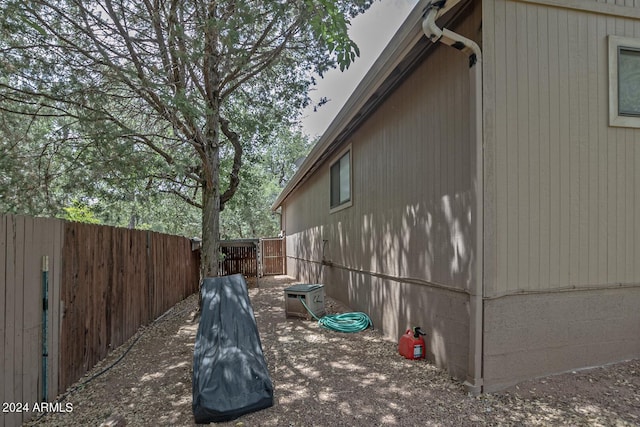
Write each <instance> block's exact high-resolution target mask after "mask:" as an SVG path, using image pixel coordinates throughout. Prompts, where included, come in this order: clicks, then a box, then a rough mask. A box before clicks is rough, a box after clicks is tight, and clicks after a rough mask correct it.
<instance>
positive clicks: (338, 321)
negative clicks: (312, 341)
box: [298, 297, 373, 333]
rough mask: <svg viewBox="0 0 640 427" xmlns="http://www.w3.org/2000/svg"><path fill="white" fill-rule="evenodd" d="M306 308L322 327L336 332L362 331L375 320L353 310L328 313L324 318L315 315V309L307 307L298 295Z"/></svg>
mask: <svg viewBox="0 0 640 427" xmlns="http://www.w3.org/2000/svg"><path fill="white" fill-rule="evenodd" d="M298 299H299V300H300V302H301V303H302V305H304V308H306V309H307V311H308V312H309V313H310V314H311V315H312V316H313V318H314V319H316V320H317V321H318V325H320V326H321V327H322V328H325V329H329V330H331V331H336V332H346V333H353V332H360V331H364V330H365V329H367V328H368V327H369V326H373V322H372V321H371V319H370V318H369V316H367V315H366V314H365V313H362V312H353V313H342V314H327V315H326V316H323V317H322V318H319V317H318V316H316V315H315V313H314V312H313V311H311V310H310V309H309V307H307V304H305V302H304V299H302V298H301V297H298Z"/></svg>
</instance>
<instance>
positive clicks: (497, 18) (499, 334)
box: [483, 0, 640, 388]
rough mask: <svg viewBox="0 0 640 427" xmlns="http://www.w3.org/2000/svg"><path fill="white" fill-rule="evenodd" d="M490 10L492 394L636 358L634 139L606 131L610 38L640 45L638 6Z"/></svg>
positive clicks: (633, 132)
mask: <svg viewBox="0 0 640 427" xmlns="http://www.w3.org/2000/svg"><path fill="white" fill-rule="evenodd" d="M483 5H484V12H483V39H484V40H483V41H484V46H483V48H484V55H485V74H484V92H485V98H484V110H485V112H484V119H485V120H484V124H485V180H484V181H485V215H484V218H485V258H484V259H485V338H484V339H485V344H484V345H485V358H484V363H485V384H492V383H493V384H501V383H502V384H504V383H508V382H509V381H511V382H513V380H514V378H515V379H517V378H520V379H522V378H526V377H531V376H537V375H543V374H547V373H551V372H560V371H563V370H567V369H572V368H574V367H579V366H589V365H596V364H600V363H605V362H612V361H615V360H621V359H624V358H628V357H633V356H634V355H635V357H638V355H640V337H639V335H638V330H640V314H638V313H639V312H640V310H638V307H639V306H640V299H639V298H640V297H639V295H638V294H639V292H640V291H639V289H640V288H639V286H640V263H639V262H638V259H640V219H639V218H640V172H639V171H640V130H638V129H625V128H614V127H609V125H608V118H609V112H608V106H609V80H608V50H607V49H608V44H607V36H608V35H617V36H624V37H635V38H640V3H639V2H638V1H635V2H634V1H626V2H624V1H623V2H621V1H608V2H606V3H605V2H595V1H594V2H587V1H581V2H576V1H568V0H567V1H552V0H540V1H533V0H531V1H510V0H485V1H484V2H483ZM578 8H583V10H578ZM560 291H562V292H560ZM523 293H524V294H531V293H533V294H534V295H528V296H513V295H518V294H523ZM510 295H511V296H510ZM531 304H533V306H531ZM531 307H535V308H531ZM510 316H511V317H510ZM533 337H538V338H540V339H539V340H538V339H534V338H533ZM542 355H546V356H544V357H542ZM539 356H540V357H541V358H540V359H539V360H540V361H539V362H538V363H526V362H527V361H528V360H529V359H535V358H537V357H539ZM545 361H546V362H545ZM487 388H491V386H488V387H487Z"/></svg>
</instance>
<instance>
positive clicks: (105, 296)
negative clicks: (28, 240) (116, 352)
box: [59, 223, 200, 389]
mask: <svg viewBox="0 0 640 427" xmlns="http://www.w3.org/2000/svg"><path fill="white" fill-rule="evenodd" d="M62 264H63V276H62V288H61V302H60V304H61V306H62V311H63V316H62V323H61V330H60V358H61V363H60V380H59V385H60V387H61V389H65V388H66V387H68V386H69V385H71V384H72V383H73V382H75V381H76V380H77V379H78V378H80V377H81V376H82V375H83V374H84V373H85V372H87V371H88V370H89V369H90V368H91V367H93V366H94V365H95V364H96V363H97V362H98V361H99V360H101V359H103V358H104V357H105V356H106V355H107V352H108V351H109V349H112V348H116V347H118V346H119V345H120V344H122V343H124V342H125V341H126V340H127V339H129V338H130V337H131V336H133V334H134V333H135V332H136V330H137V329H138V328H139V327H140V326H141V325H145V324H148V323H150V322H151V321H153V320H154V319H155V318H157V317H158V316H160V315H161V314H162V313H164V312H165V311H166V310H168V309H169V308H171V307H172V306H173V305H175V304H176V303H177V302H178V301H181V300H182V299H184V298H186V297H187V296H189V295H191V294H193V293H194V292H197V291H198V285H199V275H200V273H199V260H198V257H197V253H194V252H192V251H191V242H190V240H189V239H186V238H183V237H178V236H169V235H165V234H159V233H154V232H150V231H140V230H129V229H124V228H113V227H104V226H97V225H88V224H77V223H69V224H66V226H65V232H64V247H63V254H62Z"/></svg>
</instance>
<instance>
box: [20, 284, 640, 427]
mask: <svg viewBox="0 0 640 427" xmlns="http://www.w3.org/2000/svg"><path fill="white" fill-rule="evenodd" d="M291 283H294V282H293V281H292V279H290V278H287V277H283V276H278V277H275V278H269V279H267V280H262V279H261V281H260V288H253V289H250V290H249V294H250V297H251V301H252V305H253V308H254V311H255V313H256V319H257V322H258V327H259V329H260V337H261V340H262V345H263V348H264V352H265V357H266V360H267V364H268V366H269V370H270V374H271V379H272V381H273V383H274V386H275V399H274V400H275V404H274V406H273V407H272V408H268V409H265V410H262V411H259V412H256V413H253V414H247V415H244V416H242V417H240V418H239V419H237V420H235V421H232V422H228V423H221V424H220V425H222V426H236V427H240V426H359V425H363V426H364V425H366V426H375V425H398V426H430V425H438V426H441V425H444V426H460V425H478V424H482V425H554V426H556V425H567V426H569V425H570V426H576V425H578V426H581V425H589V426H599V425H601V426H640V360H634V361H629V362H624V363H619V364H616V365H610V366H607V367H603V368H596V369H591V370H583V371H578V372H574V373H568V374H563V375H557V376H553V377H548V378H545V379H538V380H533V381H529V382H526V383H522V384H519V385H518V386H517V387H514V388H512V389H510V390H508V391H505V392H502V393H495V394H488V395H481V396H479V397H473V396H470V395H468V394H467V393H466V392H465V389H464V387H463V386H462V384H461V383H460V382H459V381H457V380H455V379H452V378H450V377H449V376H448V375H447V373H446V372H444V371H442V370H440V369H438V368H436V367H435V366H434V365H432V364H430V363H429V362H426V361H423V360H420V361H410V360H406V359H404V358H402V357H401V356H399V355H398V354H397V344H396V343H393V342H389V341H385V340H384V339H383V338H382V336H381V335H380V334H379V333H378V332H377V331H375V330H367V331H365V332H362V333H358V334H341V333H335V332H330V331H326V330H323V329H321V328H319V327H318V325H317V323H316V322H310V321H304V320H297V319H286V318H285V314H284V302H283V288H284V287H286V286H289V285H290V284H291ZM196 305H197V297H196V296H195V295H192V296H191V297H189V298H187V299H186V300H184V301H182V302H180V303H179V304H177V305H176V306H175V307H174V308H173V309H172V310H171V311H169V312H168V313H166V315H165V316H164V317H163V318H162V319H160V320H158V321H156V322H155V323H154V324H152V325H150V326H148V327H146V328H143V329H141V330H140V331H138V333H137V334H136V336H134V337H133V338H132V339H131V340H130V341H129V342H127V343H125V344H124V345H123V346H122V347H120V348H118V349H116V350H115V351H113V352H112V353H111V354H110V355H109V356H108V357H107V358H106V359H105V360H103V361H102V362H101V363H100V364H99V365H98V366H96V367H95V368H94V369H93V370H92V371H91V372H90V373H89V374H88V375H87V376H86V377H84V378H82V379H81V380H80V381H79V382H78V383H77V384H76V385H74V386H73V387H71V388H70V389H69V390H68V391H67V393H68V394H66V395H63V396H64V402H65V403H67V402H68V403H71V404H72V405H73V411H72V412H67V413H50V414H47V415H45V416H43V417H41V418H40V419H37V420H32V421H31V422H29V423H27V424H26V425H39V426H99V425H100V424H102V423H103V422H104V421H106V420H107V419H109V418H110V417H113V416H120V417H123V418H124V420H125V421H126V424H127V425H129V426H156V425H178V426H190V425H194V423H193V415H192V409H191V393H192V391H191V375H192V372H191V369H192V358H193V344H194V339H195V335H196V330H197V323H195V322H193V321H192V317H193V313H194V310H195V307H196ZM345 310H347V308H346V307H344V306H343V305H341V304H340V303H338V302H337V301H334V300H331V299H330V298H327V311H328V312H329V313H335V312H342V311H345ZM134 341H135V345H133V347H131V349H130V351H129V352H128V353H126V355H125V357H124V358H122V360H121V361H120V362H119V363H117V364H116V365H114V366H113V367H111V368H110V369H108V370H107V371H105V372H103V371H104V370H105V368H107V367H109V366H111V365H112V364H113V363H114V362H115V361H116V360H118V359H119V358H120V357H121V356H122V355H123V354H124V353H125V352H126V351H127V349H128V348H129V347H130V345H131V344H132V343H133V342H134ZM100 372H103V373H102V374H100V375H99V376H97V377H95V378H94V379H92V380H91V381H90V382H88V383H85V384H83V383H84V382H85V381H87V379H88V378H91V377H93V376H95V375H96V374H98V373H100ZM59 398H60V397H59Z"/></svg>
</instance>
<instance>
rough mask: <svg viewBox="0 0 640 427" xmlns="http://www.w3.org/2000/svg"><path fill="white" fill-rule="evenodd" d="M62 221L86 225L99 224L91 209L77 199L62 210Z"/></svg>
mask: <svg viewBox="0 0 640 427" xmlns="http://www.w3.org/2000/svg"><path fill="white" fill-rule="evenodd" d="M63 219H66V220H68V221H75V222H84V223H87V224H99V223H100V220H99V219H98V218H96V215H95V213H94V212H93V210H92V209H91V207H90V206H89V205H87V204H85V203H83V202H81V201H79V200H77V199H75V200H74V201H73V202H72V204H71V206H69V207H66V208H64V216H63Z"/></svg>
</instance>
